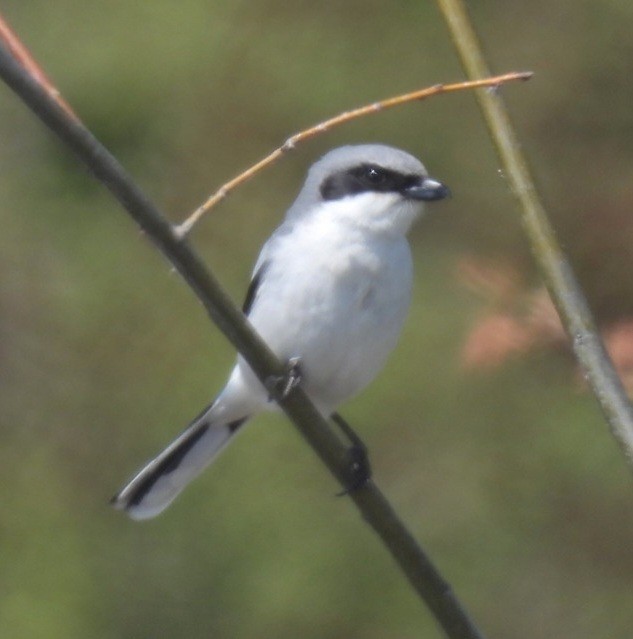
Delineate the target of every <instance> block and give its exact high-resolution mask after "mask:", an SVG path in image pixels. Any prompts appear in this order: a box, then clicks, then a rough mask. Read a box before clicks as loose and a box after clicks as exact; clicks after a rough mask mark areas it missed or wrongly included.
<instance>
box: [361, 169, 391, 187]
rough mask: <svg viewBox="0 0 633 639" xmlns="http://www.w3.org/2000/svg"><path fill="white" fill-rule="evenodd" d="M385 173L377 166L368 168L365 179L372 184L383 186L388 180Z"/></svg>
mask: <svg viewBox="0 0 633 639" xmlns="http://www.w3.org/2000/svg"><path fill="white" fill-rule="evenodd" d="M386 177H387V176H386V174H385V172H384V171H383V170H382V169H381V168H380V167H377V166H368V167H367V168H366V169H365V178H366V179H367V181H368V182H369V183H370V184H382V183H383V182H384V181H385V179H386Z"/></svg>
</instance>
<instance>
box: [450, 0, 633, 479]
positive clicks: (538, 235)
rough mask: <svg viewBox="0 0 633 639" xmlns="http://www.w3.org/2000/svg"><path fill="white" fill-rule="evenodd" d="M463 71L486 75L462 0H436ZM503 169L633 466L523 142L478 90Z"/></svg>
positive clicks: (616, 387) (613, 385)
mask: <svg viewBox="0 0 633 639" xmlns="http://www.w3.org/2000/svg"><path fill="white" fill-rule="evenodd" d="M438 5H439V7H440V9H441V11H442V13H443V15H444V18H445V20H446V22H447V24H448V27H449V30H450V32H451V35H452V38H453V43H454V44H455V47H456V49H457V51H458V53H459V56H460V58H461V61H462V65H463V67H464V69H465V71H466V74H467V75H468V76H469V77H470V78H472V79H476V78H478V77H482V76H488V75H490V70H489V68H488V65H487V64H486V61H485V59H484V56H483V53H482V49H481V45H480V43H479V41H478V38H477V35H476V33H475V30H474V28H473V26H472V24H471V21H470V19H469V16H468V12H467V10H466V8H465V6H464V4H463V2H462V0H438ZM476 95H477V99H478V100H479V106H480V108H481V110H482V113H483V115H484V119H485V120H486V124H487V126H488V129H489V131H490V134H491V137H492V139H493V142H494V144H495V147H496V149H497V153H498V155H499V158H500V160H501V163H502V165H503V170H504V174H505V176H506V177H507V180H508V183H509V184H510V187H511V188H512V192H513V193H514V195H515V197H516V198H517V200H518V201H519V203H520V205H521V208H522V211H523V218H522V219H523V225H524V228H525V231H526V233H527V235H528V238H529V240H530V243H531V246H532V251H533V253H534V255H535V257H536V261H537V263H538V266H539V268H540V272H541V275H542V277H543V279H544V280H545V283H546V285H547V288H548V290H549V293H550V295H551V296H552V299H553V301H554V304H555V305H556V308H557V309H558V312H559V314H560V316H561V319H562V322H563V324H564V326H565V329H566V331H567V333H568V334H569V338H570V340H571V343H572V346H573V349H574V352H575V353H576V357H577V358H578V361H579V363H580V365H581V367H582V369H583V370H584V372H585V374H586V376H587V379H588V381H589V384H590V385H591V388H592V389H593V392H594V394H595V396H596V398H597V399H598V402H599V403H600V406H601V407H602V410H603V412H604V414H605V416H606V418H607V421H608V423H609V426H610V429H611V433H612V434H613V436H614V437H615V439H616V440H617V442H618V443H619V445H620V448H621V449H622V451H623V452H624V455H625V457H626V460H627V462H628V464H629V467H630V468H631V470H633V408H632V407H631V404H630V402H629V400H628V398H627V396H626V392H625V390H624V387H623V386H622V382H621V381H620V379H619V377H618V375H617V373H616V371H615V368H614V366H613V363H612V361H611V359H610V358H609V356H608V354H607V352H606V350H605V348H604V344H603V343H602V340H601V338H600V335H599V333H598V331H597V330H596V327H595V322H594V320H593V318H592V315H591V311H590V310H589V305H588V304H587V301H586V299H585V296H584V294H583V292H582V289H581V288H580V286H579V284H578V282H577V280H576V277H575V276H574V273H573V270H572V267H571V265H570V263H569V261H568V259H567V257H566V256H565V254H564V253H563V251H562V249H561V247H560V245H559V244H558V242H557V241H556V236H555V234H554V230H553V228H552V225H551V223H550V221H549V219H548V217H547V213H546V212H545V208H544V206H543V204H542V202H541V199H540V197H539V194H538V191H537V188H536V185H535V183H534V180H533V179H532V176H531V174H530V171H529V169H528V164H527V161H526V159H525V157H524V156H523V154H522V152H521V145H520V144H519V142H518V140H517V136H516V133H515V132H514V129H513V127H512V123H511V122H510V118H509V117H508V113H507V110H506V108H505V105H504V103H503V100H502V98H501V96H499V95H498V94H497V93H496V92H491V91H478V92H477V94H476Z"/></svg>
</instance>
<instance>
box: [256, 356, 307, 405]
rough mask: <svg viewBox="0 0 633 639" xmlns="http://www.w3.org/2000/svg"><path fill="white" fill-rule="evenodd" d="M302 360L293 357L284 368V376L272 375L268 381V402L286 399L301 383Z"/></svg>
mask: <svg viewBox="0 0 633 639" xmlns="http://www.w3.org/2000/svg"><path fill="white" fill-rule="evenodd" d="M301 377H302V375H301V358H300V357H291V358H290V359H289V360H288V361H287V362H286V365H285V367H284V372H283V375H271V376H270V377H269V378H268V379H267V380H266V384H265V386H266V390H267V391H268V401H270V402H273V401H279V400H282V399H286V397H288V395H290V393H291V392H292V391H293V389H295V388H296V387H297V386H299V384H300V383H301Z"/></svg>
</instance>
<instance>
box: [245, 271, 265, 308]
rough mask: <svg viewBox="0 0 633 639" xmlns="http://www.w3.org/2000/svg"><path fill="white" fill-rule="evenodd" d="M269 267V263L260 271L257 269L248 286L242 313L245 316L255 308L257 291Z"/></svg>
mask: <svg viewBox="0 0 633 639" xmlns="http://www.w3.org/2000/svg"><path fill="white" fill-rule="evenodd" d="M267 267H268V262H264V263H263V264H262V265H261V266H260V267H259V269H257V272H256V273H255V275H254V276H253V279H252V280H251V283H250V284H249V285H248V290H247V291H246V299H245V300H244V304H243V305H242V313H244V315H248V314H249V313H250V310H251V308H252V307H253V302H254V301H255V298H256V297H257V291H258V290H259V285H260V284H261V282H262V279H263V277H264V273H265V271H266V268H267Z"/></svg>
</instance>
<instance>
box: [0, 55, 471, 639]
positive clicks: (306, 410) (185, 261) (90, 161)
mask: <svg viewBox="0 0 633 639" xmlns="http://www.w3.org/2000/svg"><path fill="white" fill-rule="evenodd" d="M0 77H1V78H2V79H3V80H4V81H5V82H6V84H8V85H9V86H10V87H11V88H12V89H13V91H15V93H16V94H17V95H18V96H20V98H21V99H22V100H23V101H24V102H25V104H26V105H27V106H28V107H29V108H30V109H31V110H32V111H33V112H34V113H35V114H36V115H37V116H38V117H39V118H40V119H41V120H42V121H43V122H44V123H45V124H46V125H47V126H48V127H49V128H50V129H51V130H52V131H53V132H54V133H55V134H56V135H57V136H59V138H60V139H61V140H62V141H63V142H64V144H66V145H67V146H68V147H69V148H70V149H72V150H73V151H74V153H75V154H76V155H77V157H78V158H79V159H80V160H81V161H82V162H83V163H84V164H86V165H87V166H88V167H89V168H90V169H91V170H92V172H93V173H94V174H95V176H96V177H97V179H98V180H99V181H100V182H101V183H102V184H104V186H106V188H108V190H109V191H110V192H111V193H112V195H113V196H114V197H115V198H116V199H117V200H118V201H119V202H120V203H121V204H122V205H123V207H124V208H125V209H126V211H127V212H128V213H129V214H130V215H131V216H132V218H133V219H134V220H135V221H136V222H137V223H138V224H139V225H140V227H141V228H142V229H143V230H144V231H145V233H146V234H147V236H148V237H150V238H151V239H152V240H153V242H154V243H155V244H156V246H157V247H158V248H159V249H160V250H161V252H162V253H163V255H164V256H165V257H166V258H167V259H168V260H169V261H170V262H171V264H172V265H173V266H174V267H175V268H176V269H177V271H178V272H179V273H180V274H181V275H182V277H183V278H184V279H185V281H186V282H187V284H188V285H189V287H190V288H191V289H192V291H193V292H194V293H195V294H196V296H197V297H198V299H199V300H200V301H201V302H202V304H203V305H204V307H205V309H206V311H207V312H208V314H209V315H210V317H211V318H212V319H213V321H214V322H215V323H216V325H217V326H218V327H219V328H220V329H221V330H222V332H223V333H224V334H225V336H226V337H227V338H228V339H229V340H230V341H231V342H232V343H233V344H234V345H235V347H236V348H237V349H238V350H239V352H240V353H241V354H242V355H243V356H244V357H245V359H246V361H247V362H248V363H249V365H250V366H251V368H252V369H253V371H254V372H255V373H256V375H257V376H258V377H259V379H260V380H262V381H265V380H266V379H269V378H270V377H271V376H273V375H280V374H282V373H283V366H282V364H281V362H279V360H278V359H277V358H276V357H275V355H274V354H273V353H272V351H271V350H270V349H269V348H268V347H267V346H266V344H265V343H264V342H263V341H262V340H261V338H260V337H259V336H258V335H257V333H255V331H254V330H253V329H252V327H251V326H250V324H249V323H248V321H247V319H246V318H245V317H244V315H243V314H242V313H241V312H240V311H239V310H238V309H237V307H236V306H235V305H234V304H233V303H232V301H231V300H230V299H229V297H228V296H227V294H226V293H225V292H224V290H223V289H222V288H221V287H220V285H219V284H218V282H217V280H216V279H215V277H214V276H213V274H212V273H211V272H209V271H208V270H207V268H206V267H205V265H204V264H203V262H202V261H201V260H200V258H199V257H198V256H197V254H196V253H195V252H194V251H193V250H192V248H191V247H190V246H189V244H188V242H186V241H185V240H183V238H181V237H180V236H179V235H178V234H177V233H176V232H175V231H174V228H173V226H172V225H171V224H170V223H169V222H168V221H167V220H166V218H165V217H164V216H163V215H162V214H161V212H160V211H159V210H158V209H157V208H156V207H155V206H154V205H153V204H152V203H151V202H150V201H149V200H148V199H147V197H146V196H145V195H144V194H143V193H142V192H141V190H140V189H139V188H138V187H137V186H136V185H135V184H134V182H133V181H132V179H131V178H130V176H129V175H128V174H127V173H126V172H125V170H124V169H123V168H122V167H121V165H120V164H119V163H118V161H117V160H116V159H115V158H114V157H113V156H112V155H111V154H110V153H109V152H108V151H107V149H105V148H104V147H103V146H102V145H101V144H100V143H99V141H98V140H96V139H95V137H94V136H93V135H92V134H91V133H90V132H89V131H88V130H87V129H86V128H85V127H84V126H83V125H82V124H81V123H80V122H79V121H77V120H76V119H74V118H72V117H70V116H69V114H68V113H67V112H66V111H65V110H64V108H63V107H61V106H60V104H59V103H58V102H57V101H56V100H55V99H54V98H53V97H52V96H51V95H50V93H49V92H48V91H47V90H46V88H45V87H42V86H41V85H40V84H39V83H38V82H37V81H36V80H35V79H34V78H33V77H31V76H30V75H29V74H28V72H27V71H26V70H25V69H24V67H23V66H22V65H20V64H19V63H17V62H16V61H15V59H14V58H13V57H12V55H11V54H10V53H9V51H8V50H7V49H6V48H5V47H4V46H2V45H0ZM279 404H280V405H281V407H282V408H283V410H284V411H285V412H286V414H287V415H288V416H289V417H290V418H291V420H292V421H293V422H294V423H295V425H296V426H297V428H299V430H300V432H301V433H302V435H303V436H304V437H305V439H306V440H307V441H308V443H309V444H310V445H311V446H312V448H313V449H314V450H315V451H316V453H317V454H318V456H319V457H320V458H321V460H322V461H323V462H324V463H325V465H326V466H327V467H328V468H329V469H330V471H331V472H332V474H333V475H334V476H335V477H336V478H337V479H338V481H339V482H340V483H341V484H342V485H343V486H345V485H347V484H348V481H349V464H348V463H347V461H346V460H347V450H346V448H345V447H344V446H343V444H342V443H341V441H340V440H339V438H338V437H337V435H336V433H335V432H334V431H333V430H332V427H331V425H330V424H329V423H328V422H327V421H326V420H324V419H323V417H322V416H321V415H320V414H319V413H318V411H317V410H316V409H315V408H314V406H313V405H312V403H311V402H310V400H309V399H308V397H307V396H306V394H305V393H304V392H303V391H302V390H301V388H300V387H299V388H296V389H294V390H293V391H292V392H291V393H290V394H289V395H288V397H286V398H284V399H281V400H280V401H279ZM350 497H351V499H352V500H353V501H354V502H355V504H356V506H357V507H358V509H359V511H360V512H361V514H362V516H363V518H364V519H365V520H366V521H367V523H368V524H369V525H370V526H371V527H372V528H373V529H374V531H375V532H376V533H377V534H378V535H379V536H380V538H381V539H382V541H383V543H384V544H385V546H386V547H387V548H388V550H389V552H390V553H391V555H392V556H393V558H394V559H395V560H396V562H397V563H398V565H399V566H400V569H401V570H402V571H403V572H404V574H405V575H406V576H407V578H408V579H409V582H410V583H411V585H412V586H413V587H414V589H415V590H416V591H417V593H418V594H419V595H420V596H421V598H422V599H423V600H424V601H425V602H426V604H427V606H428V607H429V608H430V610H431V611H432V613H433V614H434V616H435V618H436V620H437V622H438V623H439V624H440V626H441V627H442V628H443V629H444V631H445V633H446V635H447V636H448V637H450V638H451V639H481V638H482V637H483V635H482V634H481V633H480V632H479V631H478V629H477V628H476V626H475V625H474V623H473V622H472V621H471V620H470V618H469V616H468V614H467V613H466V611H465V610H464V608H463V606H462V605H461V603H460V602H459V600H458V599H457V597H456V596H455V595H454V593H453V591H452V590H451V588H450V586H449V585H448V584H447V582H446V581H445V579H444V578H443V577H442V576H441V574H440V573H439V572H438V571H437V569H436V568H435V567H434V565H433V564H432V562H431V561H430V559H429V558H428V556H427V555H426V553H425V552H424V550H423V549H422V548H421V547H420V546H419V544H418V543H417V542H416V541H415V539H414V538H413V536H412V535H411V533H410V532H409V531H408V530H407V529H406V527H405V526H404V524H403V523H402V521H401V520H400V519H399V518H398V516H397V515H396V513H395V512H394V510H393V509H392V507H391V505H390V504H389V502H388V501H387V500H386V499H385V497H384V496H383V494H382V493H381V492H380V491H379V489H378V488H377V487H376V485H375V484H374V483H373V481H369V482H368V483H367V484H366V485H365V486H363V487H362V488H359V489H358V490H355V491H354V492H352V493H351V494H350Z"/></svg>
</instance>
